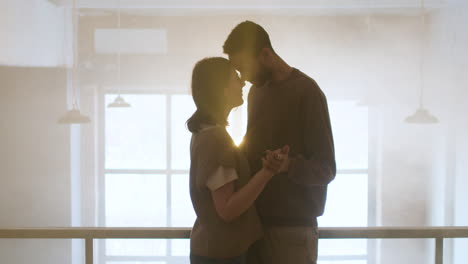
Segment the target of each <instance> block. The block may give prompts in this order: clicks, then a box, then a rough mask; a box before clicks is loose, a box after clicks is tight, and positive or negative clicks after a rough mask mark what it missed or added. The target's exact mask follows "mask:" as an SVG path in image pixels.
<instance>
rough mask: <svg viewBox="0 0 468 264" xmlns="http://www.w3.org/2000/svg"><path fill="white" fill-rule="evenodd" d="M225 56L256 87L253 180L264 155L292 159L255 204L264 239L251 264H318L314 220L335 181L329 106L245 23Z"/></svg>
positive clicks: (251, 117) (247, 146) (247, 144)
mask: <svg viewBox="0 0 468 264" xmlns="http://www.w3.org/2000/svg"><path fill="white" fill-rule="evenodd" d="M223 49H224V53H226V54H227V55H228V56H229V60H230V61H231V63H232V64H233V65H234V67H235V68H236V69H237V70H238V71H239V72H240V74H241V77H242V79H244V80H247V81H249V82H250V83H252V84H253V85H252V87H251V89H250V92H249V96H248V125H247V133H246V135H245V137H244V142H243V143H242V145H241V148H242V149H243V151H244V152H245V153H246V155H247V158H248V160H249V163H250V166H251V169H252V173H255V172H257V171H258V170H259V169H260V168H261V165H262V164H261V157H262V155H263V151H264V150H265V149H278V148H281V147H283V146H289V158H288V159H289V160H288V161H287V162H286V163H285V164H286V166H284V167H283V168H282V172H281V173H279V174H277V175H275V176H274V177H273V179H272V180H271V181H270V183H268V185H267V186H266V187H265V189H264V190H263V192H262V194H261V195H260V196H259V198H258V199H257V202H256V205H257V210H258V213H259V215H260V218H261V221H262V223H263V225H264V233H265V235H264V238H263V239H261V240H260V241H258V242H257V243H256V244H255V245H254V246H252V248H251V249H250V250H249V252H248V262H249V264H253V263H261V264H280V263H281V264H287V263H293V264H302V263H304V264H306V263H307V264H312V263H316V261H317V248H318V231H317V217H318V216H320V215H322V214H323V211H324V207H325V200H326V194H327V184H328V183H330V181H332V180H333V179H334V177H335V174H336V165H335V154H334V143H333V136H332V130H331V125H330V117H329V114H328V106H327V100H326V97H325V95H324V94H323V92H322V91H321V89H320V88H319V86H318V85H317V83H316V82H315V81H314V80H313V79H312V78H310V77H308V76H307V75H305V74H304V73H302V72H301V71H299V70H298V69H295V68H293V67H291V66H289V65H288V64H287V63H286V62H285V61H284V60H283V59H281V57H280V56H278V54H276V52H275V51H274V50H273V47H272V45H271V43H270V38H269V36H268V33H267V32H266V31H265V30H264V29H263V28H262V27H261V26H260V25H258V24H255V23H253V22H251V21H245V22H242V23H240V24H239V25H237V26H236V27H235V28H234V29H233V30H232V32H231V33H230V34H229V36H228V38H227V39H226V41H225V43H224V46H223Z"/></svg>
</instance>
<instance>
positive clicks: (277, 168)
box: [262, 145, 289, 174]
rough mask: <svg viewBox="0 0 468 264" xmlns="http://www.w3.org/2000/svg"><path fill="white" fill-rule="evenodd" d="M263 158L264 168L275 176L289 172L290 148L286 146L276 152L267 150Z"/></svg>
mask: <svg viewBox="0 0 468 264" xmlns="http://www.w3.org/2000/svg"><path fill="white" fill-rule="evenodd" d="M264 154H265V155H264V156H263V157H262V163H263V167H264V168H265V169H267V170H270V171H272V172H273V173H274V174H276V173H280V172H287V171H288V167H289V146H288V145H285V146H284V147H282V148H279V149H276V150H273V151H272V150H266V151H265V152H264Z"/></svg>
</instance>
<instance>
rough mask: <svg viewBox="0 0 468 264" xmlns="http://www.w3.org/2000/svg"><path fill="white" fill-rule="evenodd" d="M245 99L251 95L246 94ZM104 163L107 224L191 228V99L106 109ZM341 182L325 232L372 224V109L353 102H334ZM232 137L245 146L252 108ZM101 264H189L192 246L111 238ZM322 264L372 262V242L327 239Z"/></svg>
mask: <svg viewBox="0 0 468 264" xmlns="http://www.w3.org/2000/svg"><path fill="white" fill-rule="evenodd" d="M244 94H245V95H246V94H248V92H247V91H246V92H245V93H244ZM115 96H116V95H115V94H106V95H105V96H104V99H103V102H102V103H103V104H102V106H101V107H102V109H103V111H102V112H103V114H104V119H105V127H104V130H105V131H104V134H105V145H104V146H103V148H104V155H105V158H104V160H105V164H104V165H103V167H104V169H103V172H104V173H103V175H102V180H101V183H102V184H101V185H102V188H101V189H100V191H101V192H102V193H103V196H102V197H103V199H102V200H103V201H102V203H101V204H100V207H101V208H100V210H101V211H102V212H101V213H102V214H101V219H100V220H101V223H100V224H101V225H105V226H135V227H191V226H192V224H193V222H194V220H195V214H194V212H193V208H192V205H191V202H190V197H189V186H188V185H189V184H188V174H189V166H190V161H189V144H190V132H188V130H187V129H186V128H185V121H186V120H187V119H188V118H189V117H190V115H191V114H192V113H193V111H194V110H195V106H194V104H193V101H192V99H191V96H190V95H188V94H168V93H160V94H157V93H154V94H125V95H124V97H125V99H126V100H127V101H128V102H130V103H131V105H132V107H131V108H104V106H105V105H107V104H108V103H110V102H111V101H113V100H114V98H115ZM329 108H330V115H331V118H332V126H333V132H334V139H335V148H336V159H337V165H338V175H337V177H336V179H335V180H334V181H333V182H332V183H331V184H330V186H329V193H328V201H327V207H326V211H325V215H324V216H322V217H320V218H319V223H320V226H366V225H367V215H368V214H367V213H368V206H367V200H368V198H367V190H368V177H367V167H368V165H367V163H368V162H367V141H368V135H367V126H368V125H367V109H366V108H361V107H357V106H355V103H354V102H350V101H337V102H329ZM229 123H230V126H229V127H228V131H229V132H230V134H231V135H232V136H233V138H234V140H235V142H236V143H240V141H241V139H242V136H243V134H244V131H245V127H246V106H245V105H244V106H242V107H239V108H238V109H236V110H234V111H233V113H231V116H230V119H229ZM99 254H100V258H101V259H100V263H106V264H110V263H124V264H130V263H132V264H133V263H146V264H147V263H151V264H153V263H158V264H159V263H189V261H188V257H187V256H188V254H189V241H188V240H187V239H182V240H179V239H174V240H163V239H154V240H146V239H141V240H138V239H134V240H132V239H127V240H119V239H108V240H103V241H102V243H101V244H100V250H99ZM319 263H322V264H331V263H333V264H348V263H353V264H364V263H367V241H366V240H336V239H333V240H326V239H322V240H321V241H320V246H319Z"/></svg>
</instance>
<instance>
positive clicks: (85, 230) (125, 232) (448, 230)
mask: <svg viewBox="0 0 468 264" xmlns="http://www.w3.org/2000/svg"><path fill="white" fill-rule="evenodd" d="M319 231H320V232H319V234H320V239H337V238H350V239H353V238H354V239H357V238H361V239H362V238H365V239H377V238H381V239H392V238H400V239H402V238H407V239H412V238H426V239H435V263H436V264H442V263H443V244H444V238H468V227H362V228H358V227H339V228H337V227H334V228H320V229H319ZM189 235H190V228H127V227H125V228H102V227H70V228H6V229H0V239H1V238H24V239H34V238H50V239H54V238H60V239H84V240H85V255H86V264H93V258H94V257H93V255H94V252H93V248H94V239H112V238H153V239H158V238H159V239H176V238H189ZM0 260H1V259H0Z"/></svg>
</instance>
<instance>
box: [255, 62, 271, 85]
mask: <svg viewBox="0 0 468 264" xmlns="http://www.w3.org/2000/svg"><path fill="white" fill-rule="evenodd" d="M271 76H272V73H271V70H270V69H268V68H266V67H264V66H261V67H260V69H259V71H258V73H257V74H256V75H255V76H254V79H253V80H252V84H254V85H255V86H262V85H264V84H265V83H266V82H267V81H269V80H271Z"/></svg>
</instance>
